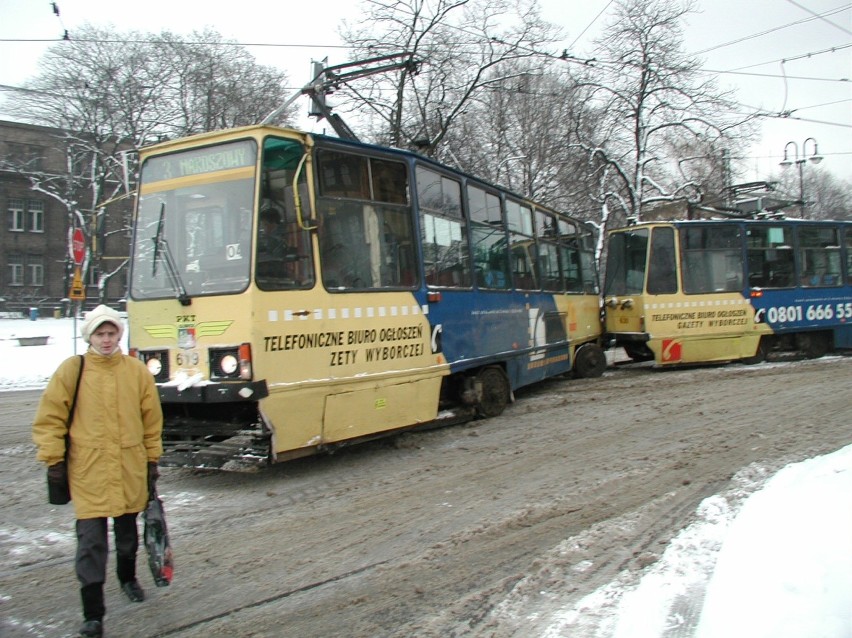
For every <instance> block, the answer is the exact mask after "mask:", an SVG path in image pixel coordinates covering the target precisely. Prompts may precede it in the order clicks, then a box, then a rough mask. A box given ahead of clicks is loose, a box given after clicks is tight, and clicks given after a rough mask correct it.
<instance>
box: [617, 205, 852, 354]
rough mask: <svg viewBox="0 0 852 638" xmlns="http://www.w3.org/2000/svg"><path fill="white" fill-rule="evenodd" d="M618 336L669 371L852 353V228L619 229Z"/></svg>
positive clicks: (799, 224) (719, 224)
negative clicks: (789, 354) (783, 354)
mask: <svg viewBox="0 0 852 638" xmlns="http://www.w3.org/2000/svg"><path fill="white" fill-rule="evenodd" d="M603 294H604V305H605V324H606V325H605V330H606V333H607V335H608V339H609V340H610V341H611V342H614V343H615V345H617V346H621V347H623V348H624V350H625V351H626V353H627V354H628V355H629V356H630V357H631V358H632V359H633V360H636V361H651V360H653V361H654V362H655V363H656V364H657V365H661V366H668V365H678V364H689V363H703V362H715V361H735V360H740V361H743V362H745V363H757V362H760V361H763V360H764V359H765V358H766V357H767V355H768V354H769V353H772V352H775V351H798V352H800V353H802V354H804V355H805V356H807V357H820V356H822V355H824V354H825V353H827V352H829V351H831V350H833V349H848V348H852V223H850V222H831V221H809V220H797V219H787V220H707V221H698V220H696V221H673V222H660V223H641V224H637V225H634V226H630V227H627V228H621V229H617V230H614V231H612V232H611V233H609V235H608V238H607V260H606V279H605V283H604V292H603Z"/></svg>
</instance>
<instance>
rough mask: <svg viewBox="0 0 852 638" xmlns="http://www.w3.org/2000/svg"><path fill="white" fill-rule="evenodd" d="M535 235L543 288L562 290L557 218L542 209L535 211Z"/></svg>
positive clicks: (555, 290)
mask: <svg viewBox="0 0 852 638" xmlns="http://www.w3.org/2000/svg"><path fill="white" fill-rule="evenodd" d="M535 236H536V237H537V238H538V270H539V273H541V287H542V290H548V291H554V292H561V291H562V290H563V285H562V274H561V272H560V268H559V246H558V244H557V238H558V237H559V228H558V227H557V225H556V218H555V217H554V216H553V215H551V214H550V213H547V212H545V211H542V210H536V211H535Z"/></svg>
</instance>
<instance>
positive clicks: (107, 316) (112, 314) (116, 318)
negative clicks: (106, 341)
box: [80, 304, 124, 343]
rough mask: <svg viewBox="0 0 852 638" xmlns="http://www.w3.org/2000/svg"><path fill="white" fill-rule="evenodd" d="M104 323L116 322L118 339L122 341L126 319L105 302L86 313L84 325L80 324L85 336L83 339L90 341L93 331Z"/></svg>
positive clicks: (82, 334)
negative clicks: (123, 319) (105, 304)
mask: <svg viewBox="0 0 852 638" xmlns="http://www.w3.org/2000/svg"><path fill="white" fill-rule="evenodd" d="M103 323H112V324H115V327H116V328H118V339H119V341H120V340H121V337H122V335H124V321H122V319H121V315H120V314H118V312H117V311H115V310H113V309H112V308H110V307H109V306H104V305H103V304H101V305H100V306H98V307H97V308H95V309H94V310H91V311H89V312H87V313H86V317H85V319H84V320H83V325H81V326H80V336H81V337H83V341H85V342H86V343H89V338H90V337H91V336H92V333H93V332H94V331H95V330H97V329H98V326H100V325H101V324H103Z"/></svg>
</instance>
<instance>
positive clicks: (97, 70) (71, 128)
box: [6, 26, 291, 297]
mask: <svg viewBox="0 0 852 638" xmlns="http://www.w3.org/2000/svg"><path fill="white" fill-rule="evenodd" d="M286 84H287V77H286V75H285V74H284V73H281V72H279V71H277V70H275V69H272V68H270V67H265V66H261V65H258V64H256V63H255V62H254V59H253V58H252V56H251V55H249V54H248V53H247V52H246V51H245V49H244V48H243V47H241V46H237V45H236V44H235V43H233V42H228V41H226V40H224V39H222V37H221V36H220V35H219V34H217V33H215V32H213V31H209V30H208V31H203V32H200V33H193V34H192V35H190V36H187V37H180V36H177V35H175V34H172V33H169V32H163V33H162V34H160V35H156V36H155V35H151V34H140V33H136V32H130V33H117V32H114V31H112V30H109V29H100V28H96V27H93V26H85V27H82V28H81V29H79V30H77V36H76V37H75V39H73V40H70V41H63V42H61V43H57V44H56V45H54V46H52V47H51V48H50V49H49V50H48V52H47V53H46V54H45V56H44V57H43V58H42V60H41V62H40V72H39V74H38V75H37V76H36V77H35V78H33V79H32V80H30V81H29V82H27V83H26V85H25V87H24V88H25V90H23V91H21V92H17V93H16V94H15V95H14V98H13V99H12V100H11V104H10V105H9V108H10V110H11V111H12V112H13V113H15V114H16V115H17V116H18V117H19V118H20V119H22V120H25V121H29V122H32V123H35V124H40V125H46V126H51V127H54V128H56V129H58V130H60V131H63V133H62V134H61V136H60V138H59V139H57V149H63V152H65V153H66V156H67V157H66V159H67V161H66V170H65V171H62V172H61V173H57V172H51V173H46V172H43V171H35V170H31V169H30V168H28V167H27V166H6V168H7V169H8V170H16V171H18V172H19V173H20V174H22V175H25V176H26V177H27V178H28V179H29V180H30V182H31V184H32V188H33V190H36V191H39V192H42V193H44V194H46V195H48V196H49V197H52V198H54V199H56V200H57V201H59V202H61V203H62V205H63V206H64V207H65V209H66V210H67V211H68V213H67V214H68V233H69V243H70V235H71V232H72V230H73V228H75V227H76V228H81V229H82V230H83V231H84V233H85V234H86V236H87V242H88V244H89V251H88V252H87V263H86V264H84V267H89V266H90V265H92V264H96V265H97V271H98V273H99V282H100V286H99V288H100V291H101V293H100V294H101V296H102V297H103V296H104V295H105V294H106V292H105V291H106V284H107V282H108V281H109V279H110V278H111V277H112V276H114V275H115V274H117V273H118V272H120V271H121V269H122V268H123V266H124V264H123V262H119V263H118V265H117V266H114V265H106V263H105V262H104V261H103V260H101V257H102V256H103V247H104V245H105V242H106V240H107V237H108V236H109V235H110V234H111V233H114V232H123V231H124V230H126V229H124V228H122V227H121V225H120V224H119V225H116V223H112V224H109V223H107V220H106V216H107V210H108V208H107V205H106V204H105V203H106V202H115V201H116V200H117V199H119V198H121V197H129V196H130V195H132V187H131V184H130V175H132V174H134V173H135V157H136V156H135V149H137V148H138V147H140V146H143V145H146V144H150V143H152V142H156V141H160V140H162V139H165V138H171V137H180V136H184V135H189V134H193V133H201V132H204V131H208V130H213V129H217V128H228V127H234V126H240V125H246V124H254V123H257V122H260V121H261V120H262V119H263V116H264V115H265V114H266V113H268V112H269V111H270V110H272V109H273V108H275V107H277V106H278V105H279V104H280V103H281V102H282V101H283V100H284V91H285V86H286ZM290 116H291V115H289V114H287V113H285V114H283V119H285V121H286V119H287V118H288V117H290ZM127 221H128V222H129V219H128V220H127ZM113 222H116V220H113Z"/></svg>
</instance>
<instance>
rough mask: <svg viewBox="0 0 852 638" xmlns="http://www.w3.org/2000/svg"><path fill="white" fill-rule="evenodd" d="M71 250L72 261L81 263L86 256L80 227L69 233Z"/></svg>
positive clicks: (84, 241) (84, 240)
mask: <svg viewBox="0 0 852 638" xmlns="http://www.w3.org/2000/svg"><path fill="white" fill-rule="evenodd" d="M71 252H72V255H73V256H74V263H75V264H77V265H78V266H79V265H81V264H82V263H83V259H84V258H85V257H86V239H85V237H83V230H82V229H81V228H75V229H74V233H73V234H72V235H71Z"/></svg>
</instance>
